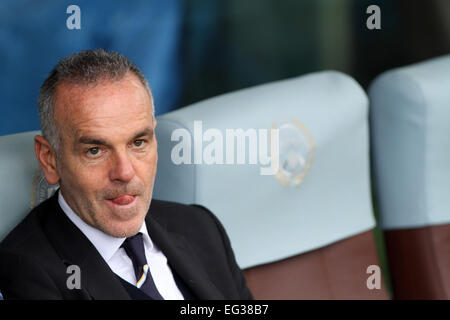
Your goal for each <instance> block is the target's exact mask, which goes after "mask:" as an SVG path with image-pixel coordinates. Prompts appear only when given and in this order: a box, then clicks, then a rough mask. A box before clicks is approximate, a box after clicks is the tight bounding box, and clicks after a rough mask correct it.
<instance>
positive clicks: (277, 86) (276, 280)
mask: <svg viewBox="0 0 450 320" xmlns="http://www.w3.org/2000/svg"><path fill="white" fill-rule="evenodd" d="M157 121H158V125H157V128H156V135H157V139H158V152H159V160H158V171H157V177H156V182H155V191H154V197H155V198H157V199H162V200H169V201H177V202H182V203H186V204H199V205H203V206H205V207H207V208H209V209H210V210H211V211H212V212H213V213H214V214H215V215H216V216H217V217H218V218H219V219H220V221H221V222H222V224H223V225H224V227H225V229H226V230H227V233H228V235H229V237H230V240H231V244H232V247H233V249H234V252H235V255H236V259H237V262H238V264H239V265H240V267H241V268H242V269H244V273H245V276H246V278H247V282H248V285H249V287H250V289H251V291H252V292H253V294H254V296H255V298H257V299H387V298H389V297H388V294H387V291H386V288H385V286H384V284H382V285H381V288H379V289H378V288H375V289H374V288H373V287H370V286H368V278H369V276H370V274H369V273H368V271H367V270H368V268H369V267H370V266H374V265H375V266H379V259H378V256H377V251H376V246H375V242H374V237H373V228H374V227H375V219H374V216H373V210H372V202H371V190H370V179H369V177H370V171H369V131H368V130H369V128H368V99H367V96H366V94H365V92H364V91H363V90H362V88H361V87H360V86H359V85H358V84H357V83H356V82H355V81H354V80H353V79H352V78H351V77H349V76H347V75H344V74H342V73H339V72H334V71H324V72H317V73H313V74H309V75H304V76H301V77H297V78H293V79H288V80H283V81H278V82H273V83H269V84H264V85H260V86H257V87H253V88H248V89H243V90H240V91H236V92H232V93H228V94H224V95H221V96H218V97H214V98H211V99H208V100H205V101H202V102H199V103H195V104H193V105H190V106H187V107H184V108H181V109H178V110H176V111H172V112H170V113H167V114H164V115H160V116H158V117H157ZM239 130H240V131H239ZM272 132H273V133H274V136H271V133H272ZM277 132H278V137H277V136H276V135H277V134H276V133H277ZM228 133H229V134H228ZM260 133H263V134H261V135H260ZM264 133H265V135H264ZM233 134H235V135H234V136H233ZM268 137H271V138H268ZM240 139H241V140H240ZM239 140H240V141H239ZM256 141H257V143H256ZM276 141H279V144H278V150H279V158H278V159H279V161H278V164H279V166H278V167H279V170H275V171H274V172H276V174H272V173H274V172H270V168H269V167H270V166H269V165H268V163H269V162H268V161H265V160H267V159H265V158H264V157H256V156H255V154H258V153H261V152H262V153H263V154H269V151H268V150H270V154H271V156H272V155H274V154H276V152H275V151H276V150H277V144H276ZM272 151H274V153H273V154H272V153H271V152H272ZM239 152H241V158H240V162H239ZM245 152H247V153H245ZM242 153H244V154H243V155H242ZM260 156H261V155H260ZM258 159H259V161H258ZM271 159H272V162H271V163H277V162H276V161H274V159H276V157H271ZM273 168H274V169H276V168H277V166H276V165H275V166H274V167H273ZM381 283H383V280H381ZM369 287H370V288H369Z"/></svg>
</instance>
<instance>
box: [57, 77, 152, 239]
mask: <svg viewBox="0 0 450 320" xmlns="http://www.w3.org/2000/svg"><path fill="white" fill-rule="evenodd" d="M152 110H153V105H152V101H151V99H150V97H149V95H148V93H147V91H146V90H145V88H144V86H143V85H142V84H141V82H140V81H139V79H138V78H137V77H136V76H135V75H133V74H131V73H128V74H127V75H126V76H125V77H124V78H123V79H122V80H120V81H116V82H112V81H108V80H105V81H103V82H100V83H98V84H96V85H95V86H83V85H74V84H70V83H62V84H60V85H59V86H58V87H57V89H56V95H55V119H56V122H57V124H58V127H59V131H60V133H61V138H62V144H61V148H60V149H61V151H60V159H59V160H58V161H57V171H58V174H59V176H60V181H59V183H60V186H61V192H62V194H63V196H64V198H65V199H66V201H67V203H68V204H69V206H70V207H71V208H72V209H73V210H74V211H75V212H76V213H77V214H78V215H79V216H80V217H81V218H82V219H83V220H84V221H85V222H86V223H88V224H90V225H91V226H93V227H95V228H97V229H100V230H102V231H103V232H105V233H107V234H109V235H112V236H114V237H127V236H131V235H134V234H136V233H137V232H138V231H139V228H140V227H141V225H142V222H143V219H144V218H145V215H146V213H147V211H148V208H149V206H150V201H151V198H152V193H153V183H154V180H155V174H156V164H157V159H158V155H157V143H156V138H155V134H154V125H155V124H156V123H154V120H153V117H152Z"/></svg>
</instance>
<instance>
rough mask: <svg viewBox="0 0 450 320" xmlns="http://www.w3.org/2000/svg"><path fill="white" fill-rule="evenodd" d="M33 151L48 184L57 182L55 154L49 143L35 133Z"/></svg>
mask: <svg viewBox="0 0 450 320" xmlns="http://www.w3.org/2000/svg"><path fill="white" fill-rule="evenodd" d="M34 151H35V153H36V158H37V160H38V161H39V164H40V166H41V168H42V171H43V172H44V175H45V179H47V181H48V183H50V184H57V183H58V181H59V173H58V171H57V170H56V154H55V151H54V150H53V148H52V147H51V145H50V143H49V142H48V141H47V140H46V139H45V138H44V137H43V136H39V135H37V136H35V137H34Z"/></svg>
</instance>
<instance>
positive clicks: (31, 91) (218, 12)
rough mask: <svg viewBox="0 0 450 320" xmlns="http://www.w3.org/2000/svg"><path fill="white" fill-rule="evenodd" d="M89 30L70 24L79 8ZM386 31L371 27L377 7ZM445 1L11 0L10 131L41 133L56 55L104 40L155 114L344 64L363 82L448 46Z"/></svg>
mask: <svg viewBox="0 0 450 320" xmlns="http://www.w3.org/2000/svg"><path fill="white" fill-rule="evenodd" d="M71 4H76V5H78V6H79V7H80V9H81V29H79V30H77V29H73V30H69V29H68V28H67V27H66V20H67V18H68V17H69V16H70V15H71V14H68V13H66V9H67V7H68V6H69V5H71ZM372 4H376V5H378V6H379V7H380V9H381V29H380V30H369V29H368V28H367V27H366V20H367V19H368V17H369V16H370V14H367V13H366V9H367V7H368V6H369V5H372ZM449 16H450V1H447V0H417V1H414V0H384V1H383V0H282V1H279V0H278V1H277V0H246V1H239V0H207V1H206V0H164V1H160V0H128V1H86V0H84V1H82V0H81V1H73V0H70V1H66V0H64V1H62V0H59V1H54V0H39V1H36V0H3V1H1V3H0V96H1V97H2V102H1V109H2V115H3V116H2V117H0V135H5V134H12V133H18V132H23V131H30V130H36V129H39V121H38V113H37V102H36V101H37V95H38V91H39V87H40V85H41V83H42V82H43V80H44V79H45V77H46V76H47V75H48V73H49V71H50V70H51V68H52V67H53V66H54V65H55V64H56V62H57V60H58V59H60V58H62V57H64V56H66V55H68V54H71V53H73V52H76V51H79V50H83V49H92V48H99V47H101V48H104V49H107V50H115V51H118V52H119V53H122V54H125V55H126V56H127V57H128V58H129V59H130V60H132V61H133V62H135V63H136V64H137V65H138V66H139V67H140V68H141V69H142V70H143V72H144V73H145V75H146V76H147V77H148V78H149V80H150V84H151V86H152V90H153V92H154V95H155V104H156V114H162V113H165V112H168V111H170V110H174V109H177V108H181V107H183V106H186V105H188V104H191V103H193V102H197V101H200V100H203V99H206V98H209V97H212V96H215V95H218V94H221V93H226V92H230V91H234V90H238V89H241V88H246V87H250V86H254V85H257V84H261V83H266V82H270V81H275V80H279V79H285V78H289V77H294V76H298V75H302V74H305V73H309V72H313V71H319V70H324V69H334V70H339V71H342V72H345V73H347V74H349V75H351V76H353V77H354V78H355V79H356V80H357V81H358V82H359V83H360V84H361V86H363V87H364V88H367V86H368V84H369V83H370V81H371V80H372V79H374V77H375V76H377V75H378V74H380V73H381V72H383V71H385V70H387V69H391V68H393V67H397V66H402V65H407V64H410V63H413V62H416V61H421V60H425V59H427V58H431V57H435V56H439V55H442V54H445V53H448V52H449V51H450V19H448V18H446V17H449Z"/></svg>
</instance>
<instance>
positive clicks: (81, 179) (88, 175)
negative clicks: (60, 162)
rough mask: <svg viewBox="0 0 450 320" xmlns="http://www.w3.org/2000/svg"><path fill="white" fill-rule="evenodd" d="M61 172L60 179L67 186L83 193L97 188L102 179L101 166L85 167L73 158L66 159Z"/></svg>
mask: <svg viewBox="0 0 450 320" xmlns="http://www.w3.org/2000/svg"><path fill="white" fill-rule="evenodd" d="M61 172H62V173H63V174H62V175H61V180H62V181H63V183H64V185H65V186H66V187H67V188H70V189H71V190H72V191H77V192H78V193H83V194H85V195H89V194H91V193H92V192H95V191H96V190H98V189H99V184H100V183H101V181H104V180H103V178H102V172H103V170H102V169H101V168H94V167H85V166H82V165H81V164H80V163H79V162H77V161H73V159H68V160H66V162H65V166H64V167H63V168H62V171H61Z"/></svg>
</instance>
